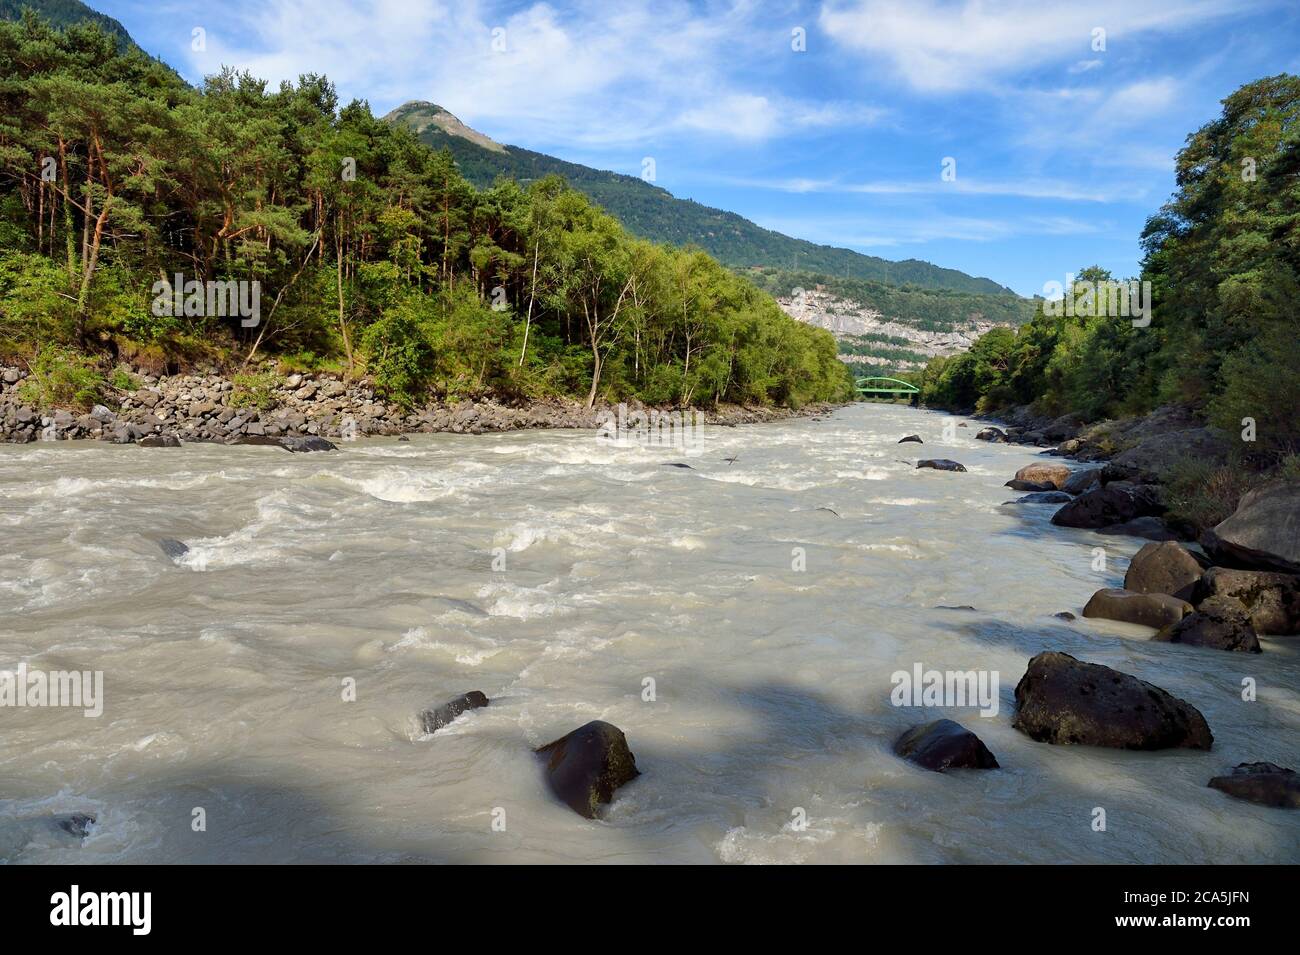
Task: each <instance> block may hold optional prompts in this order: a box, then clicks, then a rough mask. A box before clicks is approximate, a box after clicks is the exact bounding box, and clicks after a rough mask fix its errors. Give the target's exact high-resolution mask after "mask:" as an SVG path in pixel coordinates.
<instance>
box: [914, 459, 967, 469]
mask: <svg viewBox="0 0 1300 955" xmlns="http://www.w3.org/2000/svg"><path fill="white" fill-rule="evenodd" d="M916 466H917V467H918V468H934V469H935V470H936V471H965V470H966V468H965V467H964V466H963V465H961V464H958V463H957V462H956V461H949V460H948V459H947V458H927V459H926V460H924V461H917V462H916Z"/></svg>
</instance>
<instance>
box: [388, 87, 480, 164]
mask: <svg viewBox="0 0 1300 955" xmlns="http://www.w3.org/2000/svg"><path fill="white" fill-rule="evenodd" d="M384 120H385V121H387V122H389V123H403V124H405V125H407V126H409V127H411V130H412V131H413V132H414V133H415V134H416V135H417V136H418V135H420V134H421V133H423V132H424V131H425V130H427V129H429V127H431V126H436V127H437V128H438V129H440V130H442V131H443V132H444V133H446V134H447V135H448V136H457V137H459V138H461V139H465V140H468V141H469V142H471V143H473V144H474V145H475V146H481V147H482V148H483V149H489V150H491V151H492V152H497V153H503V152H505V151H506V147H504V146H502V145H501V144H500V143H499V142H497V141H496V140H495V139H492V138H491V137H489V136H484V135H483V134H482V133H480V132H479V131H478V130H477V129H474V128H472V127H470V126H466V125H465V124H464V123H462V122H461V121H460V119H458V118H457V117H456V116H455V115H454V114H453V113H452V112H450V111H449V110H446V109H443V108H442V107H441V106H439V105H438V104H437V103H430V102H428V101H427V100H411V101H410V102H409V103H403V104H402V105H401V106H399V107H397V108H396V109H395V110H393V111H392V112H390V113H389V114H388V115H387V116H385V117H384Z"/></svg>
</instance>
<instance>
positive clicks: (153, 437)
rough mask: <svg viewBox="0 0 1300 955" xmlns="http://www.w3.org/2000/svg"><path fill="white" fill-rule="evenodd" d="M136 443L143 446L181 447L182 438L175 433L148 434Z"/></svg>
mask: <svg viewBox="0 0 1300 955" xmlns="http://www.w3.org/2000/svg"><path fill="white" fill-rule="evenodd" d="M136 444H137V445H138V446H139V447H142V448H179V447H180V446H181V439H180V438H178V437H176V435H174V434H146V435H145V436H144V437H143V438H141V439H140V440H139V441H137V442H136Z"/></svg>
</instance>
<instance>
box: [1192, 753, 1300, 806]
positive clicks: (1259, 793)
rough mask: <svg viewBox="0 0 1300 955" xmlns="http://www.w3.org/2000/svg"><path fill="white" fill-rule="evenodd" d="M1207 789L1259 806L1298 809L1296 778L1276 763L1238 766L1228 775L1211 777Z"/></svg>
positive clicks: (1299, 781) (1299, 782)
mask: <svg viewBox="0 0 1300 955" xmlns="http://www.w3.org/2000/svg"><path fill="white" fill-rule="evenodd" d="M1208 785H1209V787H1210V788H1211V789H1217V790H1219V791H1220V792H1225V793H1227V794H1228V795H1229V796H1234V797H1236V798H1237V799H1244V800H1246V801H1247V802H1253V803H1258V804H1259V805H1261V806H1276V807H1278V808H1279V809H1300V776H1298V775H1296V772H1295V770H1293V769H1284V768H1283V767H1281V766H1278V765H1277V764H1276V763H1239V764H1238V765H1236V766H1234V767H1233V770H1232V772H1231V773H1230V774H1229V775H1227V776H1215V777H1214V778H1213V779H1211V780H1210V782H1209V784H1208Z"/></svg>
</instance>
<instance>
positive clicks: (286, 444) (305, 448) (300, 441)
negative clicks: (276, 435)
mask: <svg viewBox="0 0 1300 955" xmlns="http://www.w3.org/2000/svg"><path fill="white" fill-rule="evenodd" d="M279 445H280V447H282V448H284V449H285V450H286V451H295V452H299V453H307V452H310V451H337V450H338V449H339V447H338V445H337V444H335V443H334V442H333V441H327V440H326V439H324V438H318V437H315V436H306V437H301V436H299V435H293V434H290V435H285V436H284V437H283V438H280V439H279Z"/></svg>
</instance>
